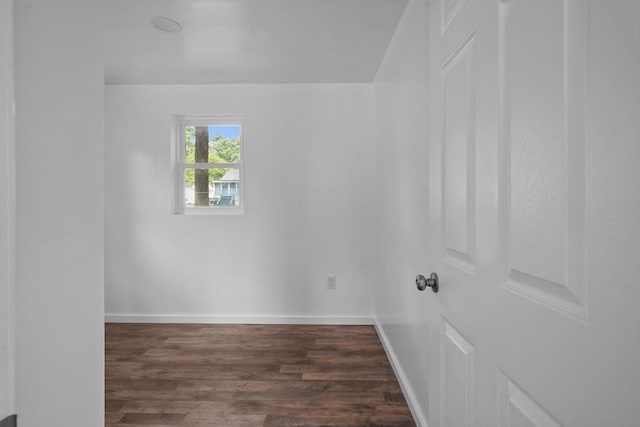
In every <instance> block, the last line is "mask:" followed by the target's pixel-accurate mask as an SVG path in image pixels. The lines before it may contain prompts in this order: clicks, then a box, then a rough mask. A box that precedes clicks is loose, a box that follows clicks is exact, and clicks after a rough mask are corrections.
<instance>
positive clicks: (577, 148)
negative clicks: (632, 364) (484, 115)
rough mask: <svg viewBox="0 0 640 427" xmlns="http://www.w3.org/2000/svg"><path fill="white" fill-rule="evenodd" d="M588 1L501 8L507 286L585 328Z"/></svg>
mask: <svg viewBox="0 0 640 427" xmlns="http://www.w3.org/2000/svg"><path fill="white" fill-rule="evenodd" d="M586 7H587V3H586V2H582V1H569V0H564V1H531V0H508V1H504V2H503V3H502V4H501V14H500V16H501V32H500V42H501V64H502V70H501V76H500V78H501V86H502V97H501V98H502V99H501V101H502V102H501V123H502V135H501V149H500V155H501V156H500V157H501V184H502V185H501V192H500V199H501V237H502V239H501V240H502V255H503V256H502V270H503V284H504V285H505V286H506V287H507V288H509V289H511V290H513V291H515V292H517V293H519V294H521V295H523V296H526V297H528V298H530V299H532V300H533V301H536V302H538V303H541V304H544V305H546V306H548V307H550V308H554V309H557V310H559V311H561V312H563V313H566V314H569V315H571V316H573V317H575V318H579V319H583V320H586V318H587V314H588V304H587V293H586V283H585V260H586V252H585V242H584V235H585V227H586V213H585V211H586V208H585V200H586V184H585V183H586V166H585V165H586V154H585V153H586V143H587V141H586V132H585V112H586V108H585V102H584V96H585V88H586V66H587V62H586V43H587V37H586V19H585V13H586V11H585V9H586Z"/></svg>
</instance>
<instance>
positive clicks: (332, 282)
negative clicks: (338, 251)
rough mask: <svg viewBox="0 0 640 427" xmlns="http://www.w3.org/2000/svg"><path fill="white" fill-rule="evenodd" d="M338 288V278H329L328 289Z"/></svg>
mask: <svg viewBox="0 0 640 427" xmlns="http://www.w3.org/2000/svg"><path fill="white" fill-rule="evenodd" d="M335 288H336V276H327V289H335Z"/></svg>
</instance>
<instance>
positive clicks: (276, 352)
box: [105, 323, 415, 427]
mask: <svg viewBox="0 0 640 427" xmlns="http://www.w3.org/2000/svg"><path fill="white" fill-rule="evenodd" d="M105 346H106V356H105V357H106V373H105V375H106V413H105V418H106V420H105V421H106V422H105V424H106V426H107V427H109V426H145V427H149V426H168V425H170V426H182V427H185V426H192V427H205V426H212V427H213V426H225V427H240V426H242V427H244V426H247V427H249V426H251V427H256V426H261V427H263V426H264V427H288V426H335V427H337V426H341V427H343V426H344V427H346V426H385V427H392V426H393V427H398V426H415V424H414V422H413V419H412V418H411V413H410V412H409V408H408V407H407V404H406V402H405V400H404V397H403V395H402V392H401V390H400V387H399V385H398V382H397V381H396V378H395V376H394V374H393V371H392V369H391V366H390V364H389V361H388V360H387V357H386V355H385V353H384V350H383V348H382V345H381V344H380V341H379V339H378V336H377V334H376V332H375V329H374V328H373V327H371V326H298V325H195V324H192V325H166V324H163V325H158V324H155V325H153V324H113V323H112V324H107V325H106V341H105Z"/></svg>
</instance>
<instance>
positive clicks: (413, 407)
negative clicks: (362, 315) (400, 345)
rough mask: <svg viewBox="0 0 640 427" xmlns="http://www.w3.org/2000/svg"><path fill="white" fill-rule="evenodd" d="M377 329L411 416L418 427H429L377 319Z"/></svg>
mask: <svg viewBox="0 0 640 427" xmlns="http://www.w3.org/2000/svg"><path fill="white" fill-rule="evenodd" d="M374 325H375V327H376V331H377V332H378V337H379V338H380V342H382V347H383V348H384V351H385V353H387V358H388V359H389V361H390V362H391V367H392V368H393V372H394V373H395V374H396V378H397V379H398V382H399V383H400V388H401V389H402V394H404V400H406V401H407V405H409V410H410V411H411V415H413V420H414V421H415V422H416V424H417V425H418V427H429V425H428V424H427V419H426V418H425V416H424V414H423V413H422V411H421V410H420V409H419V408H420V404H419V403H418V398H417V397H416V394H415V393H414V391H413V388H412V387H411V384H409V380H408V378H407V375H406V374H405V372H404V369H402V365H400V361H399V360H398V357H397V356H396V352H395V351H393V347H392V346H391V343H390V342H389V339H388V338H387V334H385V332H384V328H383V327H382V324H380V322H379V321H378V320H377V319H376V320H375V323H374Z"/></svg>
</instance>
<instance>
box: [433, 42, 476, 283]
mask: <svg viewBox="0 0 640 427" xmlns="http://www.w3.org/2000/svg"><path fill="white" fill-rule="evenodd" d="M475 40H476V36H475V33H474V34H472V35H470V36H469V37H468V38H467V39H466V40H465V41H464V42H463V43H462V44H461V45H460V47H459V48H458V49H457V50H456V52H454V53H453V55H451V57H450V58H449V59H448V60H447V62H446V63H445V64H444V65H443V67H442V82H443V103H444V105H443V112H444V116H443V125H442V127H443V129H442V178H441V182H442V201H443V203H442V222H443V224H442V230H443V231H444V239H443V243H444V248H443V252H444V256H445V260H446V261H447V262H448V263H449V264H451V265H454V266H456V267H459V268H461V269H463V270H466V271H468V272H473V271H474V269H475V235H476V233H475V223H476V221H475V196H476V195H475V182H476V176H475V96H474V95H475V78H474V77H475V76H474V48H475Z"/></svg>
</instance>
